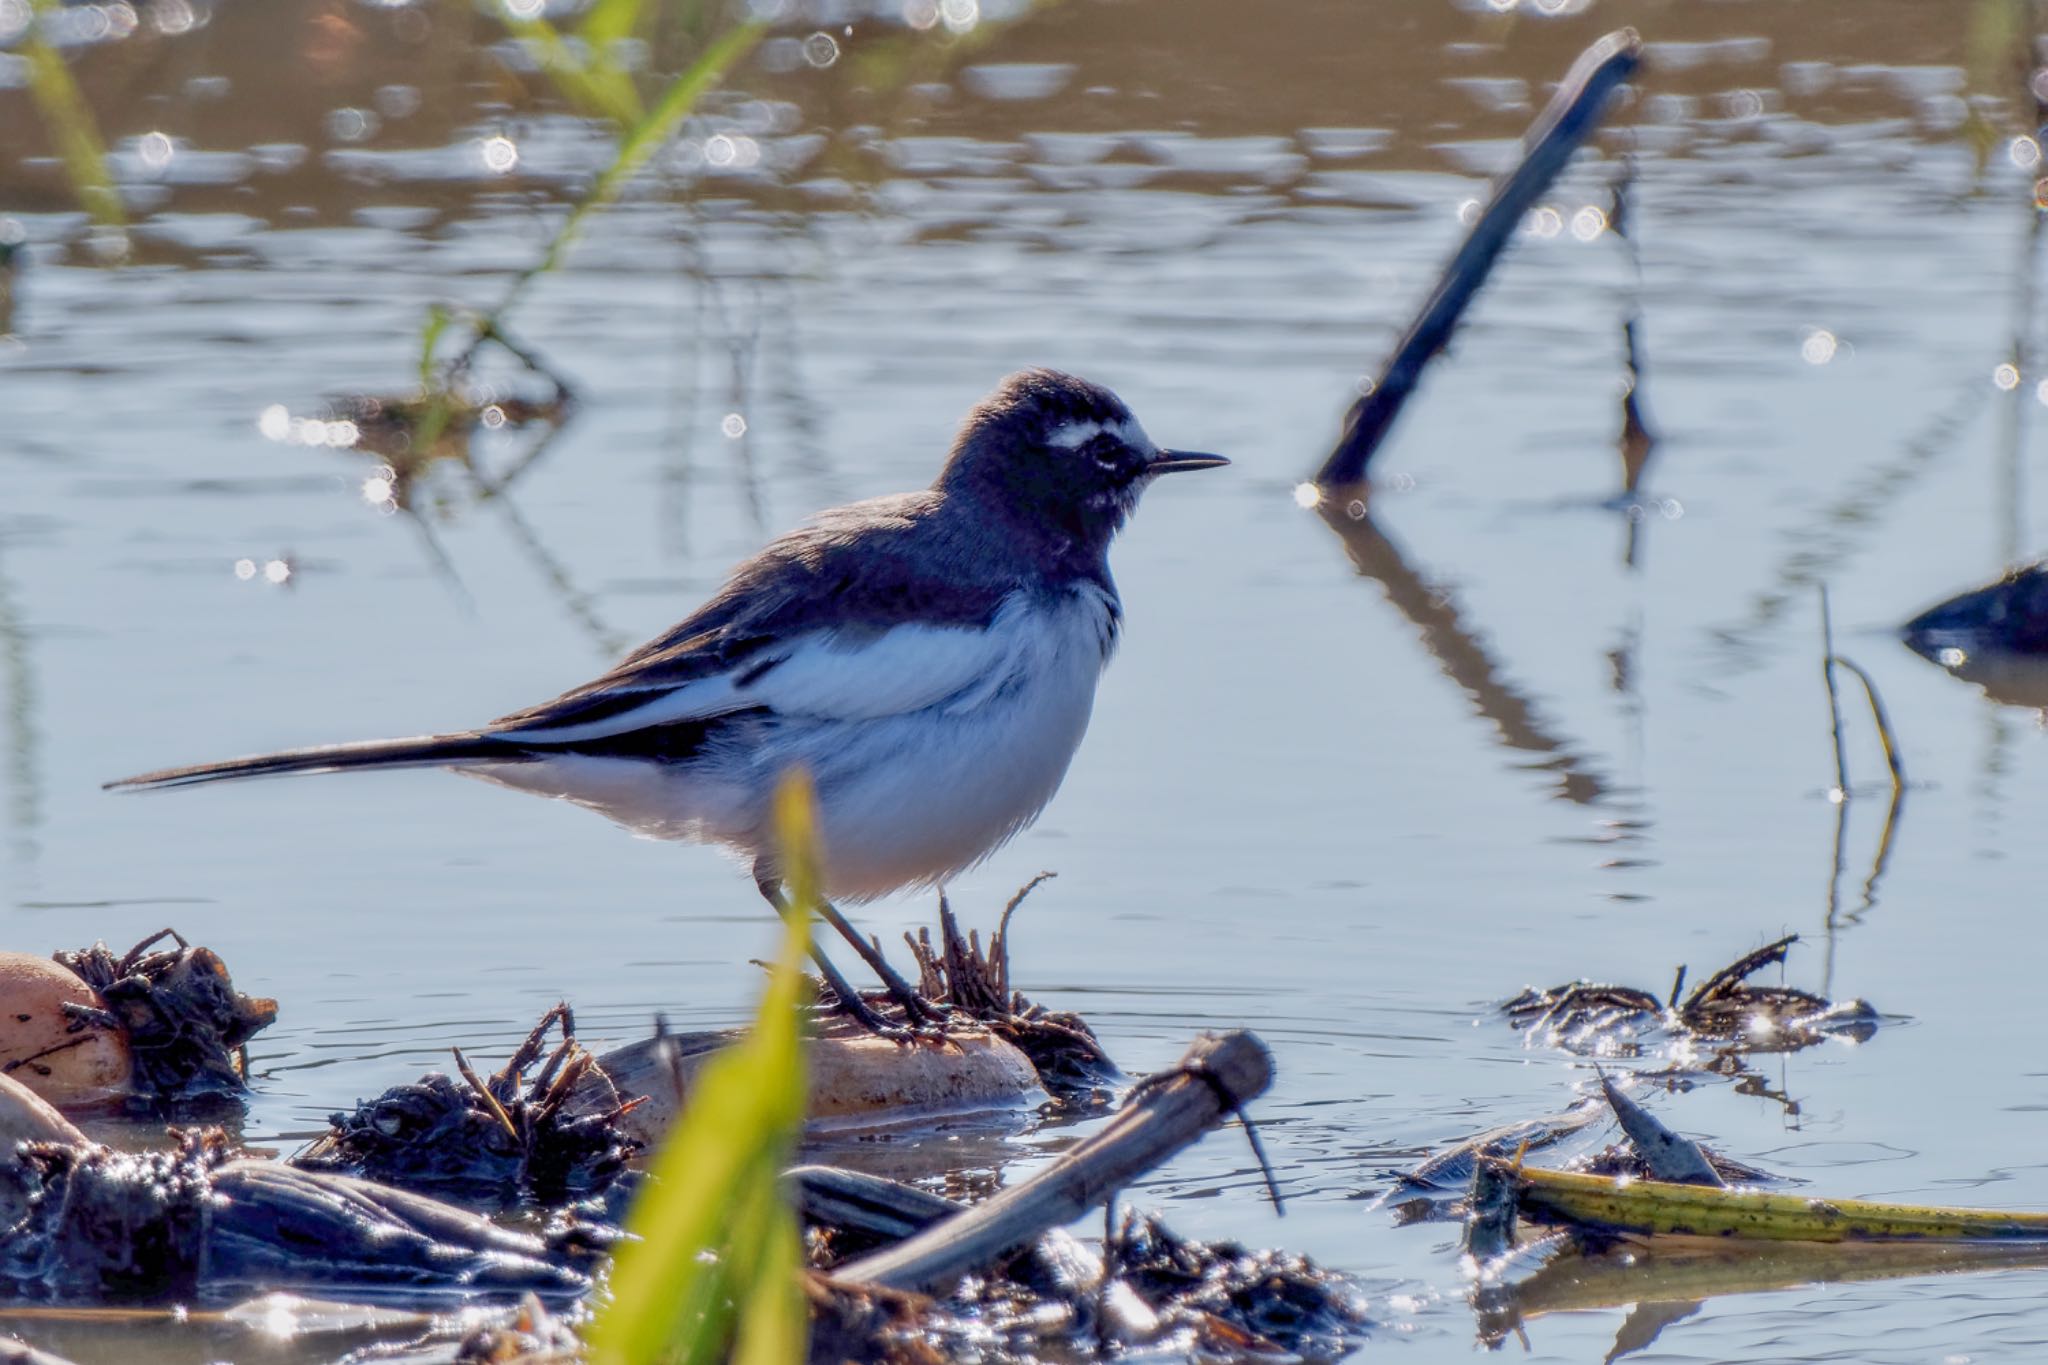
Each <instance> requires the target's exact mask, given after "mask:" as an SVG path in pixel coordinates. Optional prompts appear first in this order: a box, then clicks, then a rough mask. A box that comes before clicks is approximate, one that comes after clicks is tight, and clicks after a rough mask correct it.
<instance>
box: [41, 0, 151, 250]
mask: <svg viewBox="0 0 2048 1365" xmlns="http://www.w3.org/2000/svg"><path fill="white" fill-rule="evenodd" d="M30 8H31V10H32V11H33V12H34V14H35V17H36V23H35V24H34V25H33V26H31V28H30V29H29V33H28V36H27V38H26V39H24V40H23V42H22V46H21V55H22V56H23V57H24V58H26V59H27V61H28V89H29V95H30V96H31V97H32V98H33V99H34V100H35V102H36V108H37V109H38V110H40V111H41V113H42V116H43V122H45V123H46V124H48V125H49V128H50V135H51V136H52V137H53V138H55V139H56V142H57V155H58V157H59V158H60V159H61V160H62V161H63V163H64V174H65V175H66V176H67V177H69V178H70V181H71V189H72V192H73V193H75V194H76V195H77V196H78V201H79V203H80V204H82V205H84V207H85V211H86V212H87V213H88V214H90V215H92V220H93V221H94V222H96V223H98V224H99V225H100V226H102V227H109V228H116V229H119V228H122V227H125V226H126V225H127V221H128V220H127V215H126V214H125V213H124V212H123V210H122V208H121V195H120V192H119V191H118V190H116V189H115V188H114V178H113V176H112V175H111V174H109V173H108V171H107V149H106V145H105V144H104V143H102V142H101V141H100V130H99V125H98V124H97V123H95V122H94V121H93V116H92V110H91V109H90V108H88V107H87V105H86V102H85V97H84V96H83V95H81V94H80V93H79V91H78V83H77V82H76V81H74V80H72V78H71V68H70V67H68V66H66V65H65V64H64V57H63V55H62V54H61V53H59V52H58V51H57V49H56V48H54V47H51V46H50V44H49V41H48V40H47V39H45V38H44V37H43V29H42V21H43V18H44V16H45V15H47V14H49V13H50V12H51V11H53V10H55V9H57V8H58V5H57V0H31V3H30Z"/></svg>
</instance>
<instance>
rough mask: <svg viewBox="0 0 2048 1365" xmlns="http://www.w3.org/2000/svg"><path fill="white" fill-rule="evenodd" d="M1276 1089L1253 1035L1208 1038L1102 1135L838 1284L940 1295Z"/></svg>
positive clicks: (858, 1267) (1143, 1086) (847, 1272)
mask: <svg viewBox="0 0 2048 1365" xmlns="http://www.w3.org/2000/svg"><path fill="white" fill-rule="evenodd" d="M1272 1079H1273V1060H1272V1057H1271V1055H1270V1054H1269V1053H1268V1052H1267V1051H1266V1045H1265V1044H1264V1043H1262V1042H1260V1041H1259V1040H1258V1039H1257V1038H1255V1037H1254V1036H1252V1035H1251V1034H1249V1033H1244V1032H1232V1033H1223V1034H1208V1035H1204V1036H1203V1037H1202V1038H1200V1039H1198V1040H1197V1041H1196V1042H1195V1044H1194V1046H1192V1047H1190V1048H1189V1049H1188V1051H1187V1055H1186V1056H1184V1057H1183V1058H1182V1059H1181V1061H1180V1064H1179V1065H1178V1066H1177V1067H1175V1068H1174V1069H1173V1070H1171V1071H1166V1072H1162V1073H1160V1074H1159V1075H1156V1076H1153V1077H1149V1078H1147V1079H1146V1080H1145V1081H1143V1082H1141V1083H1140V1084H1139V1086H1138V1087H1137V1088H1136V1089H1135V1090H1134V1091H1133V1092H1132V1095H1131V1099H1130V1101H1129V1102H1128V1103H1127V1104H1126V1105H1125V1107H1124V1109H1123V1111H1122V1112H1121V1113H1119V1114H1118V1115H1117V1116H1116V1117H1115V1118H1114V1119H1112V1120H1110V1122H1109V1123H1108V1125H1107V1126H1105V1127H1104V1128H1103V1129H1102V1131H1101V1132H1099V1133H1097V1134H1095V1135H1094V1136H1093V1137H1091V1138H1089V1139H1088V1140H1086V1141H1085V1142H1082V1143H1081V1144H1079V1145H1078V1146H1076V1147H1075V1148H1074V1149H1073V1150H1072V1151H1070V1152H1068V1153H1066V1154H1065V1155H1064V1156H1062V1157H1061V1158H1060V1159H1059V1160H1058V1161H1056V1162H1054V1163H1053V1164H1052V1165H1051V1166H1049V1167H1047V1168H1046V1169H1045V1170H1043V1171H1041V1172H1040V1173H1039V1174H1038V1175H1036V1176H1034V1177H1033V1178H1032V1179H1030V1180H1028V1181H1026V1182H1025V1183H1024V1184H1022V1185H1018V1186H1016V1187H1015V1188H1013V1189H1008V1190H1005V1191H1003V1192H1002V1193H1001V1194H998V1195H996V1196H995V1197H994V1198H992V1199H990V1200H988V1201H987V1202H986V1203H984V1204H980V1205H977V1206H976V1207H975V1208H974V1209H973V1210H972V1211H970V1212H969V1213H966V1214H964V1215H962V1216H960V1217H957V1218H952V1219H948V1220H947V1221H945V1222H944V1223H940V1224H938V1225H936V1226H933V1227H931V1228H928V1229H926V1230H925V1231H923V1232H920V1233H918V1234H916V1235H915V1236H913V1237H910V1238H908V1239H907V1240H905V1241H903V1242H901V1243H899V1244H898V1245H896V1246H893V1247H889V1248H887V1249H885V1250H882V1251H878V1252H875V1253H873V1254H871V1255H868V1256H863V1257H860V1258H859V1259H857V1260H854V1261H851V1262H848V1263H847V1264H845V1265H843V1266H841V1267H840V1268H839V1270H838V1272H837V1278H839V1279H841V1280H845V1281H849V1282H857V1283H864V1284H871V1285H876V1286H879V1287H881V1288H884V1289H894V1290H911V1291H915V1292H919V1293H929V1292H934V1291H938V1290H942V1289H944V1288H945V1287H946V1286H947V1285H949V1284H951V1283H952V1282H953V1281H955V1280H957V1279H958V1278H959V1277H960V1276H961V1275H964V1274H966V1273H968V1272H969V1271H972V1270H977V1269H985V1268H987V1267H990V1266H993V1265H996V1264H998V1263H1000V1262H1002V1261H1003V1260H1004V1259H1005V1258H1007V1257H1009V1256H1011V1255H1013V1254H1015V1253H1016V1252H1017V1251H1018V1250H1020V1249H1021V1248H1023V1247H1025V1246H1028V1245H1029V1244H1030V1243H1031V1242H1033V1241H1035V1240H1036V1239H1037V1238H1038V1237H1039V1236H1040V1235H1042V1234H1043V1233H1044V1232H1045V1231H1046V1230H1047V1229H1049V1228H1054V1227H1058V1226H1060V1225H1061V1224H1063V1223H1067V1222H1070V1221H1072V1220H1073V1219H1075V1218H1078V1217H1079V1216H1081V1215H1082V1214H1083V1213H1086V1212H1087V1211H1088V1210H1089V1209H1091V1208H1094V1207H1097V1206H1098V1205H1100V1204H1101V1203H1102V1202H1103V1201H1105V1200H1106V1199H1108V1198H1109V1197H1110V1196H1111V1195H1112V1194H1114V1193H1115V1192H1116V1191H1117V1190H1119V1189H1121V1188H1123V1187H1124V1186H1125V1185H1127V1184H1129V1183H1130V1182H1131V1181H1132V1180H1133V1179H1135V1178H1136V1177H1137V1176H1139V1175H1142V1174H1143V1173H1144V1172H1146V1171H1148V1170H1151V1169H1152V1168H1153V1167H1154V1166H1157V1165H1159V1164H1160V1163H1161V1162H1163V1161H1165V1160H1166V1159H1167V1158H1169V1157H1171V1156H1172V1155H1173V1154H1174V1153H1176V1152H1178V1151H1180V1150H1181V1149H1182V1148H1184V1147H1187V1146H1188V1145H1189V1144H1191V1143H1193V1142H1194V1141H1195V1140H1196V1139H1198V1138H1200V1137H1201V1136H1202V1135H1203V1134H1204V1133H1206V1132H1207V1131H1208V1130H1209V1129H1210V1128H1212V1127H1214V1126H1215V1125H1216V1124H1217V1123H1219V1122H1221V1121H1222V1120H1223V1119H1225V1118H1227V1117H1229V1116H1230V1115H1231V1114H1233V1113H1236V1112H1238V1111H1239V1110H1240V1109H1241V1108H1242V1106H1243V1105H1244V1104H1246V1103H1247V1102H1249V1101H1250V1100H1251V1099H1253V1098H1254V1097H1256V1096H1258V1095H1260V1094H1262V1093H1264V1091H1265V1089H1266V1087H1267V1086H1268V1085H1270V1084H1271V1083H1272Z"/></svg>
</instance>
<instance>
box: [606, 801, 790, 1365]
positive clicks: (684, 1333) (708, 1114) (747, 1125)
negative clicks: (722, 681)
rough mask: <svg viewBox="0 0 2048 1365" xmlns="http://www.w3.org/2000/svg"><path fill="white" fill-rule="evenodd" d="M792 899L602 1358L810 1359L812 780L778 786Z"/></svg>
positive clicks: (624, 1270)
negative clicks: (799, 1223) (794, 1196)
mask: <svg viewBox="0 0 2048 1365" xmlns="http://www.w3.org/2000/svg"><path fill="white" fill-rule="evenodd" d="M776 829H777V834H778V838H779V840H780V844H781V848H782V857H783V862H784V865H785V866H786V867H787V868H788V869H789V877H788V891H789V897H790V902H791V909H790V913H789V914H788V916H787V917H786V920H785V927H784V931H783V941H782V948H781V951H780V952H779V953H778V954H777V956H776V961H775V966H774V968H773V970H772V971H771V972H770V975H769V979H768V989H767V990H766V991H765V992H764V993H763V994H762V998H761V1005H760V1008H759V1010H758V1011H757V1013H756V1016H755V1019H754V1026H753V1028H752V1030H751V1031H750V1032H749V1033H748V1035H747V1038H746V1040H745V1041H744V1042H742V1043H740V1044H739V1045H738V1046H736V1047H734V1048H732V1049H730V1050H729V1051H727V1052H726V1053H725V1054H723V1055H722V1056H720V1057H717V1058H715V1059H714V1060H713V1061H712V1062H711V1063H710V1064H708V1065H707V1066H705V1067H704V1069H703V1070H702V1071H701V1072H699V1073H698V1078H697V1080H696V1082H695V1083H694V1085H693V1086H692V1087H691V1091H690V1095H689V1100H688V1103H687V1105H686V1107H685V1109H684V1111H683V1115H682V1117H681V1119H680V1120H679V1121H678V1122H677V1124H676V1126H675V1128H674V1129H673V1130H671V1132H670V1133H669V1136H668V1139H667V1141H666V1142H664V1143H663V1144H662V1149H661V1151H660V1153H659V1154H658V1155H657V1156H656V1158H655V1161H654V1165H653V1170H652V1179H651V1180H649V1182H648V1184H647V1187H646V1189H645V1190H644V1191H643V1192H642V1194H641V1195H640V1198H639V1199H638V1201H637V1202H636V1203H635V1204H634V1206H633V1210H632V1213H631V1214H630V1215H629V1216H628V1218H627V1220H626V1226H627V1230H628V1231H629V1232H631V1233H633V1234H634V1236H635V1237H636V1238H637V1239H638V1240H637V1241H633V1242H629V1243H627V1244H626V1245H625V1246H624V1247H623V1248H622V1249H621V1250H620V1252H619V1255H618V1258H617V1260H616V1261H615V1262H614V1264H613V1267H612V1276H611V1301H610V1303H608V1304H607V1305H606V1306H605V1307H604V1308H603V1309H602V1310H601V1311H600V1312H599V1313H598V1315H597V1317H596V1319H595V1320H594V1321H593V1322H592V1323H591V1326H590V1332H589V1343H590V1365H655V1362H660V1363H661V1365H699V1362H703V1363H704V1365H710V1362H715V1361H722V1360H726V1359H736V1360H741V1361H747V1362H756V1363H758V1365H769V1363H770V1362H775V1365H786V1362H791V1361H798V1360H801V1359H803V1355H804V1341H805V1333H806V1331H807V1321H806V1317H805V1312H804V1304H803V1300H802V1297H801V1294H800V1292H799V1289H798V1284H797V1278H796V1275H797V1271H798V1269H799V1268H800V1265H801V1260H800V1256H799V1252H798V1247H799V1242H798V1237H797V1230H796V1218H795V1215H794V1214H793V1213H792V1212H791V1210H790V1208H789V1206H788V1204H787V1203H785V1202H784V1199H783V1195H782V1191H781V1188H780V1184H779V1181H778V1177H779V1176H780V1174H781V1171H782V1169H783V1167H784V1166H785V1165H787V1164H788V1160H789V1156H790V1154H791V1152H792V1151H794V1149H795V1146H796V1139H797V1134H798V1132H799V1130H800V1128H801V1126H802V1123H803V1112H804V1097H805V1093H806V1091H805V1074H804V1055H803V1014H802V1007H803V1004H804V997H805V992H806V990H807V989H808V986H807V982H806V980H805V978H804V974H803V961H804V956H805V953H806V951H807V949H808V946H809V943H810V917H811V913H812V910H813V908H814V907H815V905H816V904H817V875H816V866H817V833H816V816H815V811H814V798H813V796H812V792H811V788H810V784H809V782H808V781H807V780H806V779H804V778H802V777H801V776H792V777H790V778H788V779H785V781H784V782H783V784H782V787H781V788H780V789H779V790H778V791H777V793H776Z"/></svg>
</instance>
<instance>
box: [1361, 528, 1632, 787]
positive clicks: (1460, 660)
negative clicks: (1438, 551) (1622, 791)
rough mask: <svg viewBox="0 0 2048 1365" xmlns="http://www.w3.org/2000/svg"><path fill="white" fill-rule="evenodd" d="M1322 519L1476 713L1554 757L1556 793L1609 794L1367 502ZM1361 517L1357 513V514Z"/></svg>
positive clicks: (1519, 742)
mask: <svg viewBox="0 0 2048 1365" xmlns="http://www.w3.org/2000/svg"><path fill="white" fill-rule="evenodd" d="M1321 507H1322V513H1323V520H1324V521H1325V522H1327V523H1328V524H1329V527H1330V529H1331V530H1333V531H1335V532H1336V533H1337V534H1338V536H1339V537H1340V538H1342V540H1343V541H1344V548H1345V550H1346V551H1347V552H1349V554H1350V555H1351V562H1352V563H1353V564H1354V565H1356V566H1357V568H1358V572H1359V573H1360V574H1362V575H1364V576H1365V577H1367V578H1370V579H1372V580H1373V581H1374V582H1376V583H1378V584H1379V585H1380V587H1381V588H1382V589H1383V590H1384V591H1385V592H1386V595H1387V600H1388V601H1389V602H1391V603H1393V604H1394V606H1395V607H1396V608H1397V609H1398V610H1399V611H1400V612H1401V614H1402V615H1403V616H1406V617H1407V618H1408V619H1409V620H1410V621H1412V622H1413V623H1414V624H1415V626H1416V628H1417V629H1419V630H1420V631H1421V632H1422V642H1423V644H1424V645H1425V646H1426V647H1427V648H1428V649H1429V652H1430V653H1431V654H1433V655H1435V656H1436V659H1437V662H1438V663H1439V664H1441V665H1442V667H1443V671H1444V674H1445V676H1447V677H1448V678H1450V680H1451V681H1452V682H1455V683H1456V684H1457V685H1458V686H1459V687H1460V688H1462V689H1463V690H1464V693H1465V695H1466V696H1468V697H1470V698H1471V699H1472V706H1473V709H1474V710H1476V711H1478V712H1479V714H1480V715H1482V716H1484V717H1485V718H1486V719H1487V720H1488V721H1490V722H1492V724H1493V728H1494V730H1495V731H1496V732H1497V733H1498V734H1499V736H1500V742H1501V743H1502V744H1503V745H1505V746H1506V747H1508V748H1510V749H1519V750H1522V751H1524V752H1528V753H1539V754H1548V755H1551V757H1550V758H1549V760H1548V761H1546V762H1543V763H1540V764H1537V765H1535V766H1537V767H1539V768H1546V769H1550V770H1553V771H1555V772H1557V773H1558V774H1559V778H1558V784H1557V789H1556V794H1557V795H1558V796H1560V797H1562V798H1563V799H1565V800H1567V801H1573V802H1576V803H1578V804H1579V805H1590V804H1592V803H1593V802H1595V801H1597V800H1599V799H1600V798H1601V797H1602V796H1603V795H1604V794H1605V793H1606V791H1607V783H1606V781H1605V779H1603V778H1602V777H1601V776H1600V775H1599V774H1598V773H1597V772H1595V771H1593V770H1592V768H1590V767H1589V766H1588V764H1587V761H1586V760H1585V759H1584V758H1583V757H1582V756H1581V755H1580V754H1579V753H1578V752H1577V751H1576V749H1575V747H1574V746H1573V745H1572V744H1571V742H1570V741H1568V740H1564V739H1560V738H1558V737H1557V736H1555V735H1553V734H1551V733H1549V732H1548V731H1547V730H1546V729H1545V728H1544V724H1543V722H1542V720H1541V719H1540V718H1539V717H1538V716H1537V714H1536V710H1535V708H1534V707H1533V706H1532V705H1531V704H1530V703H1529V700H1528V699H1527V698H1526V697H1524V696H1523V695H1522V694H1521V693H1520V692H1518V691H1516V690H1515V688H1514V687H1513V686H1512V685H1511V684H1510V683H1508V682H1507V680H1506V679H1504V678H1503V677H1501V675H1500V669H1499V667H1498V666H1497V665H1496V664H1495V663H1494V661H1493V658H1492V657H1491V656H1490V655H1489V654H1488V653H1487V652H1486V646H1485V645H1484V644H1482V643H1481V642H1480V641H1479V640H1478V639H1477V638H1476V637H1475V636H1474V635H1473V634H1472V632H1471V631H1470V630H1469V629H1468V628H1467V627H1466V625H1465V623H1464V621H1463V620H1462V619H1460V616H1459V613H1458V608H1457V605H1456V603H1455V602H1453V601H1452V599H1451V596H1450V594H1449V593H1448V592H1447V591H1445V590H1444V589H1442V588H1440V587H1436V586H1433V585H1432V584H1429V583H1427V582H1425V581H1424V580H1423V579H1422V578H1421V577H1420V576H1419V575H1417V574H1416V572H1415V571H1414V570H1413V569H1411V568H1409V567H1408V563H1407V561H1406V559H1404V558H1403V557H1402V554H1401V550H1400V547H1399V546H1397V545H1396V544H1395V543H1394V542H1393V541H1392V540H1390V539H1388V537H1387V535H1386V533H1385V532H1383V531H1381V530H1380V529H1379V527H1378V526H1376V525H1374V524H1373V519H1372V515H1371V513H1370V512H1368V511H1366V510H1365V506H1364V504H1363V503H1360V502H1353V503H1351V504H1350V505H1349V506H1346V505H1344V504H1342V503H1340V502H1338V501H1337V500H1334V499H1332V500H1326V501H1324V502H1323V503H1322V504H1321ZM1354 510H1355V511H1356V515H1353V511H1354Z"/></svg>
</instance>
